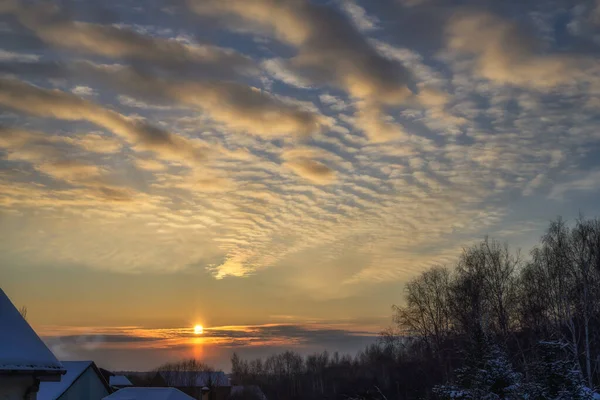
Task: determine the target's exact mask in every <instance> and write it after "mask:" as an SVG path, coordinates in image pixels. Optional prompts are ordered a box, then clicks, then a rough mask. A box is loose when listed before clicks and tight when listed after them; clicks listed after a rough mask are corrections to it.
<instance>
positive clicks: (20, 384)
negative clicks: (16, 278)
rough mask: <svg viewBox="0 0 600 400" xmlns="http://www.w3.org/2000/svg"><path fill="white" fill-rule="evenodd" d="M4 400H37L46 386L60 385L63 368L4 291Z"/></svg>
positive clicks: (0, 337) (0, 349) (0, 336)
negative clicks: (41, 387) (41, 384)
mask: <svg viewBox="0 0 600 400" xmlns="http://www.w3.org/2000/svg"><path fill="white" fill-rule="evenodd" d="M0 327H1V329H0V399H2V400H37V398H38V397H37V394H38V391H39V388H40V383H42V382H60V380H61V378H62V376H63V375H64V374H65V373H66V370H65V368H64V367H63V365H62V364H61V363H60V362H59V361H58V360H57V359H56V357H55V356H54V354H52V352H51V351H50V349H48V347H46V345H45V344H44V342H43V341H42V340H41V339H40V337H39V336H38V335H37V333H35V331H34V330H33V328H31V326H29V323H27V321H26V320H25V318H24V317H23V316H22V315H21V313H19V310H17V308H16V307H15V306H14V304H13V303H12V302H11V301H10V299H9V298H8V296H7V295H6V294H5V293H4V291H3V290H2V289H0Z"/></svg>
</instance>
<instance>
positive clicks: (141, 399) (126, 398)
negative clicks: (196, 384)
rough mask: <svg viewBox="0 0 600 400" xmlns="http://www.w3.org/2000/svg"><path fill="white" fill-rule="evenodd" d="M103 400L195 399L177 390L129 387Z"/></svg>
mask: <svg viewBox="0 0 600 400" xmlns="http://www.w3.org/2000/svg"><path fill="white" fill-rule="evenodd" d="M103 400H194V398H193V397H190V396H188V395H187V394H185V393H183V392H182V391H181V390H178V389H175V388H162V387H161V388H159V387H129V388H124V389H121V390H118V391H116V392H115V393H113V394H111V395H110V396H107V397H105V398H104V399H103Z"/></svg>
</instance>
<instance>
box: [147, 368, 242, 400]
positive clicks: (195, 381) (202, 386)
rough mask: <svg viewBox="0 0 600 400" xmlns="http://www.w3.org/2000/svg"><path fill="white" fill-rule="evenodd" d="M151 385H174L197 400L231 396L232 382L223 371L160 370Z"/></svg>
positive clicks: (219, 398) (221, 398) (212, 399)
mask: <svg viewBox="0 0 600 400" xmlns="http://www.w3.org/2000/svg"><path fill="white" fill-rule="evenodd" d="M150 386H153V387H167V386H168V387H174V388H177V389H179V390H181V391H182V392H184V393H186V394H188V395H189V396H192V397H193V398H194V399H197V400H225V399H228V398H229V395H230V392H231V383H230V381H229V378H228V377H227V375H225V373H224V372H222V371H159V372H157V373H156V375H155V376H154V378H153V379H152V381H151V383H150Z"/></svg>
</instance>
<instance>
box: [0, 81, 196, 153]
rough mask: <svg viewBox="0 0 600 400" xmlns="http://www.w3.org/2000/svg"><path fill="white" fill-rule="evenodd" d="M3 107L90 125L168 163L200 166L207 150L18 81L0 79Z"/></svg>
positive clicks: (62, 94)
mask: <svg viewBox="0 0 600 400" xmlns="http://www.w3.org/2000/svg"><path fill="white" fill-rule="evenodd" d="M0 104H2V105H4V106H6V107H9V108H12V109H15V110H18V111H21V112H24V113H27V114H30V115H35V116H40V117H50V118H56V119H62V120H68V121H82V120H83V121H88V122H90V123H92V124H95V125H97V126H100V127H102V128H105V129H107V130H109V131H111V132H113V133H114V134H115V135H118V136H121V137H123V138H124V139H125V140H127V141H128V142H130V143H131V144H133V145H135V146H136V148H139V149H140V150H146V151H152V152H154V153H156V154H157V155H158V156H159V157H161V158H163V159H165V160H176V161H185V162H188V163H197V162H199V161H201V160H202V159H204V158H205V154H206V151H207V148H206V147H205V146H203V145H202V144H200V143H199V142H197V141H192V140H190V139H187V138H184V137H181V136H177V135H175V134H172V133H169V132H166V131H164V130H162V129H160V128H157V127H155V126H152V125H150V124H148V123H145V122H143V121H138V120H133V119H131V118H128V117H126V116H124V115H122V114H119V113H118V112H116V111H112V110H109V109H106V108H104V107H102V106H99V105H97V104H95V103H93V102H90V101H88V100H85V99H82V98H80V97H77V96H75V95H73V94H70V93H66V92H62V91H59V90H51V89H44V88H40V87H37V86H33V85H30V84H28V83H25V82H22V81H18V80H15V79H6V78H1V79H0Z"/></svg>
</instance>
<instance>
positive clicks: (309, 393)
mask: <svg viewBox="0 0 600 400" xmlns="http://www.w3.org/2000/svg"><path fill="white" fill-rule="evenodd" d="M403 300H404V301H403V303H402V305H400V306H393V313H394V319H393V325H392V326H391V327H390V328H388V329H386V330H385V331H384V332H382V333H381V335H380V337H379V340H378V341H377V343H374V344H372V345H370V346H368V347H367V348H365V349H364V350H363V351H361V352H359V353H358V354H357V355H355V356H349V355H339V354H337V353H334V354H330V353H328V352H323V353H320V354H314V355H310V356H307V357H302V356H300V355H299V354H297V353H295V352H291V351H287V352H284V353H281V354H276V355H272V356H270V357H268V358H266V359H254V360H242V359H240V357H239V356H238V355H236V354H234V355H233V357H232V380H233V381H234V382H235V383H236V384H244V385H259V386H260V387H261V388H262V390H263V391H264V393H265V394H266V397H267V398H269V399H270V400H278V399H305V400H306V399H356V400H358V399H365V400H366V399H377V400H382V399H387V400H391V399H440V400H443V399H460V400H471V399H472V400H476V399H482V400H494V399H532V400H550V399H552V400H567V399H574V400H584V399H585V400H588V399H592V398H595V399H598V398H600V396H599V395H598V394H595V393H594V391H593V389H594V387H595V386H598V385H600V219H598V218H592V219H586V218H584V217H580V218H579V219H578V220H576V221H573V222H572V223H567V222H566V221H564V220H563V219H560V218H558V219H556V220H554V221H552V222H550V223H549V225H548V227H547V229H546V230H545V232H544V233H543V235H542V237H541V238H540V240H539V242H538V243H537V245H536V246H535V247H534V248H533V249H531V250H530V251H529V252H528V253H524V252H523V251H520V250H518V249H511V248H509V246H508V245H507V244H504V243H501V242H498V241H496V240H493V239H490V238H485V239H483V240H481V241H480V242H479V243H476V244H474V245H471V246H470V247H466V248H464V249H463V251H462V253H461V254H460V255H459V256H458V257H457V260H456V262H455V264H454V265H451V266H434V267H431V268H430V269H428V270H426V271H424V272H422V273H421V274H420V275H418V276H416V277H414V278H413V279H412V280H411V281H410V282H408V283H407V284H406V285H405V287H404V294H403Z"/></svg>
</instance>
